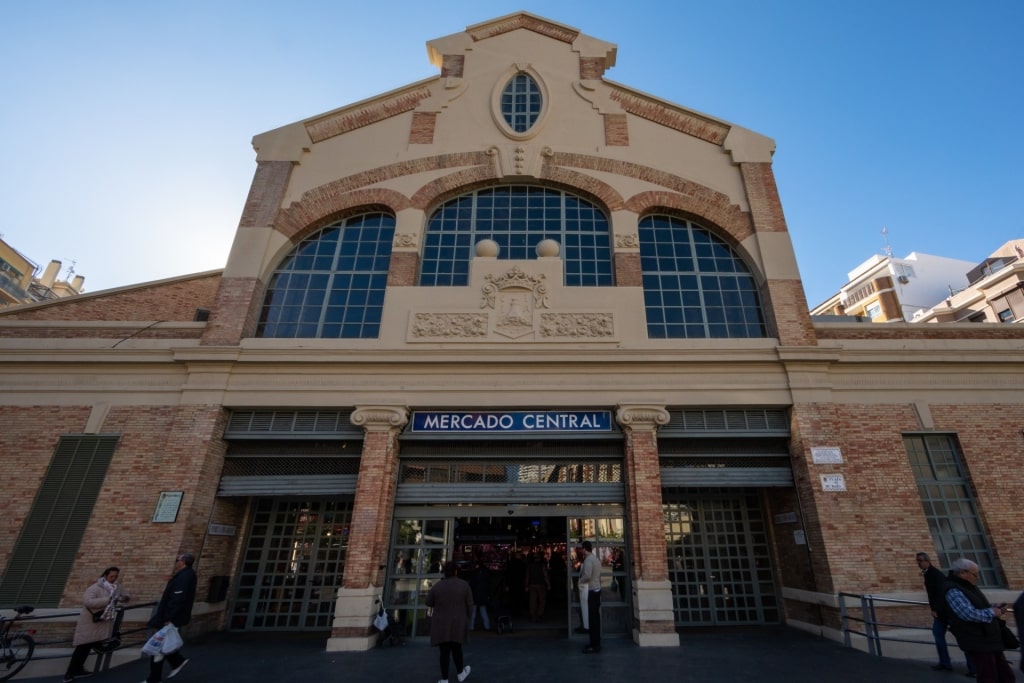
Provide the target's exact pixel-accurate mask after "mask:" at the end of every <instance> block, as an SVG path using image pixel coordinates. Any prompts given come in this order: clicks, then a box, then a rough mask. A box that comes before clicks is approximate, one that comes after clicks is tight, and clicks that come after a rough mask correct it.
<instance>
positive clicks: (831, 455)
mask: <svg viewBox="0 0 1024 683" xmlns="http://www.w3.org/2000/svg"><path fill="white" fill-rule="evenodd" d="M811 460H813V461H814V464H815V465H841V464H842V463H843V452H842V451H841V450H840V449H839V448H836V447H833V446H814V447H812V448H811Z"/></svg>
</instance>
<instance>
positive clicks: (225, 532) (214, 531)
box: [206, 524, 235, 536]
mask: <svg viewBox="0 0 1024 683" xmlns="http://www.w3.org/2000/svg"><path fill="white" fill-rule="evenodd" d="M206 533H208V534H210V535H211V536H234V535H235V527H233V526H231V525H230V524H211V525H210V526H209V527H207V528H206Z"/></svg>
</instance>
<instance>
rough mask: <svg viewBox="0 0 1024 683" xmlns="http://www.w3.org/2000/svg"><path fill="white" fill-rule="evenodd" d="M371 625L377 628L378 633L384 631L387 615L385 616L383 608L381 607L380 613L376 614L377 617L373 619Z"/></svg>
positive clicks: (386, 624)
mask: <svg viewBox="0 0 1024 683" xmlns="http://www.w3.org/2000/svg"><path fill="white" fill-rule="evenodd" d="M373 625H374V626H375V627H377V630H378V631H386V630H387V628H388V615H387V614H385V612H384V608H383V607H381V608H380V611H379V612H377V616H376V617H374V619H373Z"/></svg>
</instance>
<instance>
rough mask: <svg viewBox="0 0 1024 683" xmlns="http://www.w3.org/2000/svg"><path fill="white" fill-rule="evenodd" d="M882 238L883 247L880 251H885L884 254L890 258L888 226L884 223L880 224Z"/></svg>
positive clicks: (890, 248)
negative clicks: (883, 241)
mask: <svg viewBox="0 0 1024 683" xmlns="http://www.w3.org/2000/svg"><path fill="white" fill-rule="evenodd" d="M882 239H883V240H885V248H883V249H882V251H884V252H885V255H886V256H888V257H889V258H892V247H890V246H889V228H887V227H885V226H884V225H883V226H882Z"/></svg>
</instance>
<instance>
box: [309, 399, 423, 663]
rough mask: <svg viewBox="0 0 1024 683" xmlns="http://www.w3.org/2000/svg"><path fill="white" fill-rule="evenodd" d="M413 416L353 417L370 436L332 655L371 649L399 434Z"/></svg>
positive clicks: (370, 410)
mask: <svg viewBox="0 0 1024 683" xmlns="http://www.w3.org/2000/svg"><path fill="white" fill-rule="evenodd" d="M408 415H409V411H408V409H407V408H405V407H404V406H360V407H357V408H356V409H355V410H354V411H353V412H352V424H354V425H357V426H361V427H362V428H363V429H364V432H365V436H364V439H363V451H362V457H361V459H360V462H359V480H358V483H357V484H356V495H355V501H354V502H353V506H352V507H353V514H352V526H351V531H350V536H349V545H348V554H347V556H346V563H345V577H344V579H343V583H342V587H341V588H340V589H339V590H338V604H337V606H336V607H335V610H334V625H333V628H332V630H331V638H330V641H329V642H328V645H327V649H328V650H364V649H369V647H370V644H371V642H372V640H373V628H372V625H371V624H372V620H373V613H374V602H375V600H376V599H377V598H378V597H380V595H381V593H382V587H383V582H384V567H385V566H386V564H387V551H388V548H387V543H388V533H389V531H390V527H391V518H392V513H393V508H394V501H395V484H396V477H397V476H398V433H399V432H400V431H401V429H402V427H404V426H405V423H406V422H407V421H408Z"/></svg>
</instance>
